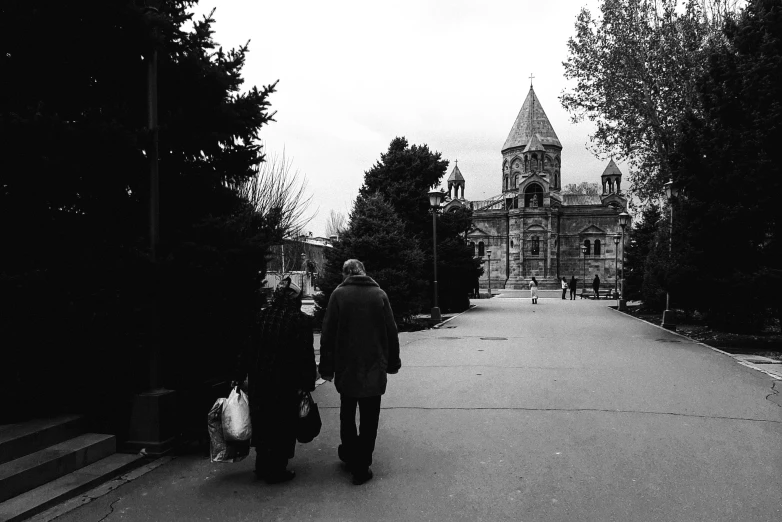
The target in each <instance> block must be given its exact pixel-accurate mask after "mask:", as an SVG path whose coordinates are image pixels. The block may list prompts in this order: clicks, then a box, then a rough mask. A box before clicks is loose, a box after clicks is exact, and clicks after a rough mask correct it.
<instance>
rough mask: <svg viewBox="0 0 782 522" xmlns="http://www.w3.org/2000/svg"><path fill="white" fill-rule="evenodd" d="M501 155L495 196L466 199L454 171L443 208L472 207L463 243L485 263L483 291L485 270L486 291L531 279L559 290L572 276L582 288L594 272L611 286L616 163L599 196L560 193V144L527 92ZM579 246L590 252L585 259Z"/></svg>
mask: <svg viewBox="0 0 782 522" xmlns="http://www.w3.org/2000/svg"><path fill="white" fill-rule="evenodd" d="M501 152H502V163H501V184H502V185H501V186H502V193H501V194H500V195H498V196H495V197H494V198H491V199H489V200H485V201H468V200H466V199H464V185H465V181H464V177H463V176H462V174H461V172H458V166H456V167H454V172H453V173H452V174H451V177H450V178H449V187H448V188H449V193H450V192H451V188H452V185H454V186H453V188H456V187H455V183H453V181H455V180H456V179H458V180H459V181H460V182H461V183H460V188H461V196H462V197H461V198H459V196H458V191H456V195H455V197H453V199H451V201H450V202H449V203H448V204H447V205H446V206H445V210H446V211H447V210H448V209H449V208H453V207H454V206H455V205H466V206H469V207H470V208H472V209H473V224H472V227H471V229H470V231H469V232H468V234H467V239H468V242H469V243H470V244H471V245H473V247H474V249H475V255H477V256H481V257H482V258H483V259H484V261H486V264H484V268H485V269H486V271H485V272H486V273H485V274H484V276H483V278H482V280H481V286H482V287H486V286H488V282H489V281H488V277H489V266H491V286H492V288H528V284H529V280H530V278H531V277H532V276H535V277H536V279H537V280H538V281H539V286H540V287H541V288H559V282H558V278H560V277H567V278H568V280H569V279H570V277H571V276H572V275H575V276H576V278H577V279H579V281H581V280H582V279H583V278H584V272H586V279H587V287H589V285H590V283H591V281H592V279H593V278H594V276H595V274H598V275H599V276H600V280H601V282H602V283H603V286H604V287H608V286H613V284H614V281H615V280H616V277H617V264H618V263H617V262H616V261H615V255H616V246H615V245H614V236H615V235H619V234H621V228H620V227H619V219H618V215H619V214H620V213H621V212H623V211H624V210H625V209H626V206H627V201H626V199H625V197H624V196H623V195H622V193H621V190H620V188H621V178H622V173H621V172H620V171H619V169H618V167H617V166H616V164H615V163H614V161H613V160H611V162H610V163H609V164H608V166H607V167H606V169H605V171H604V172H603V175H602V176H601V182H602V194H600V195H576V194H562V193H561V188H562V178H561V165H562V162H561V153H562V145H561V143H560V142H559V139H558V138H557V135H556V133H555V132H554V129H553V127H552V126H551V123H550V122H549V121H548V118H547V117H546V114H545V112H544V111H543V107H542V106H541V105H540V101H539V100H538V99H537V96H536V95H535V91H534V90H533V89H532V87H530V91H529V94H528V95H527V99H526V100H525V101H524V104H523V105H522V108H521V110H520V111H519V114H518V116H517V117H516V121H515V122H514V124H513V128H512V129H511V131H510V133H509V135H508V139H507V140H506V141H505V145H504V146H503V148H502V151H501ZM583 245H587V246H588V248H589V252H588V254H587V255H586V256H584V255H583V254H582V253H581V248H582V246H583ZM620 246H621V245H620ZM489 251H491V259H490V262H489V256H488V252H489ZM619 264H621V261H619ZM579 286H581V283H580V282H579Z"/></svg>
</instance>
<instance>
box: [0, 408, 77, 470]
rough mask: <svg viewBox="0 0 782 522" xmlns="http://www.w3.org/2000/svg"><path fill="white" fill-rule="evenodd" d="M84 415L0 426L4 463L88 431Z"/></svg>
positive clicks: (0, 448)
mask: <svg viewBox="0 0 782 522" xmlns="http://www.w3.org/2000/svg"><path fill="white" fill-rule="evenodd" d="M84 427H85V418H84V416H82V415H61V416H59V417H53V418H49V419H34V420H31V421H27V422H21V423H18V424H4V425H2V426H0V464H5V463H6V462H9V461H12V460H16V459H18V458H20V457H24V456H25V455H29V454H30V453H35V452H36V451H38V450H42V449H43V448H46V447H48V446H52V445H54V444H58V443H60V442H63V441H65V440H68V439H72V438H73V437H75V436H76V435H79V434H80V433H83V432H84Z"/></svg>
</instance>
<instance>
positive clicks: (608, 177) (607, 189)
mask: <svg viewBox="0 0 782 522" xmlns="http://www.w3.org/2000/svg"><path fill="white" fill-rule="evenodd" d="M600 181H602V183H603V194H604V195H605V194H620V193H621V192H622V190H621V185H622V171H621V170H619V167H617V166H616V163H614V160H613V158H611V161H610V162H609V163H608V166H607V167H606V169H605V170H604V171H603V175H602V176H600Z"/></svg>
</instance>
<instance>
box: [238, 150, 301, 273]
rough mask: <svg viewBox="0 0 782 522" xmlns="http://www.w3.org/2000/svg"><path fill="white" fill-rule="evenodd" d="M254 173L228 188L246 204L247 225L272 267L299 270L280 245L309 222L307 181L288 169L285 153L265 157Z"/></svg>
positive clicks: (293, 258) (289, 164) (288, 162)
mask: <svg viewBox="0 0 782 522" xmlns="http://www.w3.org/2000/svg"><path fill="white" fill-rule="evenodd" d="M255 170H256V172H255V175H254V176H253V177H252V178H250V179H249V180H247V181H245V182H244V183H240V184H229V185H228V186H229V187H230V188H232V189H234V190H236V191H237V192H238V193H239V194H240V195H241V196H242V197H243V198H244V199H245V200H246V201H247V203H248V205H249V211H250V212H246V213H245V219H246V220H247V226H250V227H252V228H253V230H254V231H255V232H256V234H257V237H258V241H260V242H261V243H263V244H265V245H267V246H266V248H267V249H268V250H267V251H268V253H269V254H270V255H271V258H270V259H269V261H273V265H272V268H273V269H278V270H279V269H282V271H283V272H288V271H290V270H294V269H298V267H297V265H296V258H295V257H294V256H293V255H291V253H289V252H287V251H286V250H288V249H286V248H284V247H283V245H284V243H286V242H288V241H290V239H293V238H294V237H296V236H298V235H299V234H300V233H301V231H302V230H304V227H305V226H306V225H307V223H309V222H310V221H311V220H312V215H310V214H309V213H308V212H307V210H308V207H309V206H310V204H311V202H312V196H307V194H306V188H307V181H306V178H305V177H304V176H302V175H301V174H300V173H299V172H298V171H292V170H291V161H290V160H288V159H287V158H286V157H285V153H284V152H283V154H282V155H281V156H277V155H272V156H271V157H269V156H267V157H266V160H265V161H264V162H262V163H260V164H259V165H257V167H256V169H255ZM297 253H298V252H297ZM275 265H276V266H275Z"/></svg>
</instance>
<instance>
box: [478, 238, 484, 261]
mask: <svg viewBox="0 0 782 522" xmlns="http://www.w3.org/2000/svg"><path fill="white" fill-rule="evenodd" d="M478 256H480V257H483V256H484V252H483V241H478Z"/></svg>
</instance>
